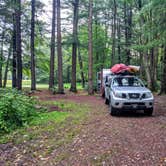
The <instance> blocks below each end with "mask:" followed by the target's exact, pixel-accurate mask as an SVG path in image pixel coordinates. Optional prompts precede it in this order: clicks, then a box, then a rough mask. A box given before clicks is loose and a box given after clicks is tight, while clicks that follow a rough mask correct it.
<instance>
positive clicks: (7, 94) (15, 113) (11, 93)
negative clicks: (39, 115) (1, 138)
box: [0, 89, 36, 132]
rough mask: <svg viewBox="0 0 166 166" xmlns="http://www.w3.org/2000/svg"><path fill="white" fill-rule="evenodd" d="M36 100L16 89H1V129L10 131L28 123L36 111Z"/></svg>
mask: <svg viewBox="0 0 166 166" xmlns="http://www.w3.org/2000/svg"><path fill="white" fill-rule="evenodd" d="M35 103H36V101H35V100H34V99H33V98H32V97H28V96H26V95H25V94H23V93H22V92H20V91H17V90H15V89H0V130H1V132H9V131H11V130H14V129H16V128H17V127H21V126H24V125H27V124H28V122H29V121H30V120H31V118H32V117H33V116H35V115H36V111H35Z"/></svg>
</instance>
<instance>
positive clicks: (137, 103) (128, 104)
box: [111, 97, 154, 110]
mask: <svg viewBox="0 0 166 166" xmlns="http://www.w3.org/2000/svg"><path fill="white" fill-rule="evenodd" d="M111 105H112V107H114V108H117V109H126V110H145V109H149V108H152V107H153V105H154V98H148V99H119V98H116V97H114V98H112V99H111Z"/></svg>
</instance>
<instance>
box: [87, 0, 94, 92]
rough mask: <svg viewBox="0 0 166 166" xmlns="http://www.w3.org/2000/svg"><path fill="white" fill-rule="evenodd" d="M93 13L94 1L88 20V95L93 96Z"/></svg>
mask: <svg viewBox="0 0 166 166" xmlns="http://www.w3.org/2000/svg"><path fill="white" fill-rule="evenodd" d="M92 11H93V0H89V19H88V40H89V41H88V54H89V65H88V66H89V68H88V94H89V95H92V94H93V45H92Z"/></svg>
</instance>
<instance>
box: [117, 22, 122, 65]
mask: <svg viewBox="0 0 166 166" xmlns="http://www.w3.org/2000/svg"><path fill="white" fill-rule="evenodd" d="M117 34H118V63H121V47H120V45H121V25H120V19H118V26H117Z"/></svg>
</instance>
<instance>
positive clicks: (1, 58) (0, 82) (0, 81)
mask: <svg viewBox="0 0 166 166" xmlns="http://www.w3.org/2000/svg"><path fill="white" fill-rule="evenodd" d="M5 27H6V23H4V25H3V30H2V31H3V32H2V39H1V40H2V42H1V52H0V88H2V66H3V49H4V48H3V46H4V37H5Z"/></svg>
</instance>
